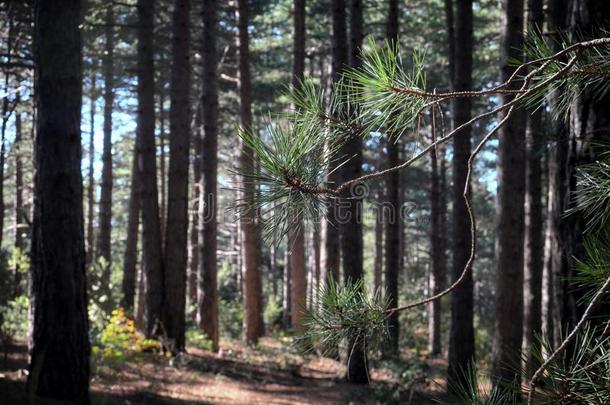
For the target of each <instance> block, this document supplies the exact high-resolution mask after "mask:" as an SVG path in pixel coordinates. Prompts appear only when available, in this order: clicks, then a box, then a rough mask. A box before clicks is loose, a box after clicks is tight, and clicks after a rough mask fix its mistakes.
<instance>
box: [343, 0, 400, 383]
mask: <svg viewBox="0 0 610 405" xmlns="http://www.w3.org/2000/svg"><path fill="white" fill-rule="evenodd" d="M350 16H351V21H350V41H349V43H350V48H349V50H350V54H349V56H350V57H349V64H350V66H352V67H358V66H360V63H361V62H360V47H361V46H362V39H363V32H362V30H363V27H362V3H361V1H360V0H351V2H350ZM339 154H340V155H342V156H350V157H351V159H350V160H349V161H348V162H347V163H345V164H344V165H343V166H341V167H340V168H339V170H337V171H338V172H339V176H340V177H339V178H340V179H341V181H342V182H343V181H347V180H350V179H353V178H356V177H359V176H360V175H361V173H362V139H361V138H360V137H359V136H354V137H352V138H350V139H349V140H348V141H347V142H346V143H345V144H344V145H343V146H342V147H341V151H340V152H339ZM360 186H362V185H360ZM365 192H366V191H365ZM344 197H349V199H345V200H344V201H342V209H344V210H345V211H344V212H345V213H346V215H347V217H348V219H347V220H345V221H342V223H341V224H340V227H339V229H340V232H341V253H342V256H343V278H344V281H345V282H346V283H347V282H355V281H357V280H360V279H361V278H362V277H363V269H362V199H363V197H365V195H363V194H362V193H361V190H360V187H353V188H352V190H350V192H349V194H348V195H344ZM390 305H392V304H390ZM365 346H366V342H363V341H362V340H361V339H358V338H355V339H352V340H351V341H350V342H348V346H347V347H348V355H347V359H346V360H347V375H346V377H347V380H348V381H350V382H353V383H357V384H367V383H368V382H369V378H368V371H367V366H366V363H367V361H366V350H365Z"/></svg>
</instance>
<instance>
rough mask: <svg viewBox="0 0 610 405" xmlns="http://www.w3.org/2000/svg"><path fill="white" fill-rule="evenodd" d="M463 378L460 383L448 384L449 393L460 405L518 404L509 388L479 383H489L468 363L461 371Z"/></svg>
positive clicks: (487, 379) (484, 375)
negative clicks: (457, 399)
mask: <svg viewBox="0 0 610 405" xmlns="http://www.w3.org/2000/svg"><path fill="white" fill-rule="evenodd" d="M462 373H463V378H462V379H461V382H460V383H457V382H456V383H450V384H449V387H448V388H449V391H451V392H453V393H454V394H455V395H456V396H457V397H458V398H459V403H460V404H469V405H510V404H518V403H521V401H518V400H517V397H516V396H515V393H514V391H513V390H512V389H511V388H502V387H498V386H496V385H495V384H494V385H491V384H489V383H487V384H485V383H481V382H482V381H489V376H488V375H486V374H485V373H483V372H481V371H480V370H478V369H477V367H476V365H475V364H473V363H470V364H469V365H468V366H467V367H466V369H465V370H462Z"/></svg>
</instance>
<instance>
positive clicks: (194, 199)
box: [188, 106, 203, 318]
mask: <svg viewBox="0 0 610 405" xmlns="http://www.w3.org/2000/svg"><path fill="white" fill-rule="evenodd" d="M202 114H203V112H202V111H201V106H198V107H197V112H196V114H195V136H194V137H193V140H192V144H193V150H194V151H193V152H194V158H193V162H192V168H193V185H192V188H191V218H190V220H189V245H188V271H189V273H188V298H189V304H190V305H192V306H193V307H194V308H197V277H198V273H199V193H200V192H199V183H200V181H201V160H202V159H203V157H202V144H203V117H202ZM194 316H195V318H197V310H195V311H194Z"/></svg>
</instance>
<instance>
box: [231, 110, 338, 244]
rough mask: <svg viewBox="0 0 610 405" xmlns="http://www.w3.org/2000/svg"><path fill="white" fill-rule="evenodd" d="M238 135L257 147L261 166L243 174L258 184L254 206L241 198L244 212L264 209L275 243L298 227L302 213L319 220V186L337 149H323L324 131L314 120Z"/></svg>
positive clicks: (267, 232) (265, 227) (266, 230)
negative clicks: (259, 190) (260, 133)
mask: <svg viewBox="0 0 610 405" xmlns="http://www.w3.org/2000/svg"><path fill="white" fill-rule="evenodd" d="M239 136H240V138H241V139H242V141H243V142H244V143H245V144H246V145H247V146H248V147H249V148H250V149H252V151H253V152H254V154H255V156H256V157H257V160H258V163H259V165H260V171H259V172H258V173H241V175H242V176H243V178H244V181H246V182H248V181H250V182H254V183H255V184H258V185H259V186H260V188H261V190H262V192H260V193H256V201H255V203H254V205H253V206H252V205H250V204H249V202H248V201H241V202H239V203H238V206H237V207H238V211H240V213H241V214H242V215H243V214H244V213H246V212H249V211H253V212H259V213H260V214H261V221H262V223H261V228H262V233H263V238H264V239H265V240H266V241H269V242H276V241H278V240H280V239H281V237H282V236H284V235H285V234H286V233H287V232H288V228H289V227H294V226H297V224H298V223H299V218H303V219H306V220H311V221H317V220H319V218H320V216H321V215H322V214H321V211H322V207H323V204H322V203H323V201H322V197H321V195H320V193H317V192H315V190H316V189H317V188H318V187H319V186H320V184H321V182H322V181H323V179H324V170H325V169H326V167H327V165H328V164H329V163H330V160H331V159H333V156H334V153H335V152H336V151H335V150H334V149H329V148H325V143H326V136H325V132H324V131H323V129H322V128H320V127H319V125H317V124H316V121H313V123H310V124H308V125H306V124H304V123H302V124H300V123H291V124H288V125H286V126H285V125H282V124H279V123H276V124H269V125H267V126H266V127H265V130H264V132H263V134H262V135H261V136H259V135H258V134H254V133H252V132H249V131H245V130H241V131H240V132H239Z"/></svg>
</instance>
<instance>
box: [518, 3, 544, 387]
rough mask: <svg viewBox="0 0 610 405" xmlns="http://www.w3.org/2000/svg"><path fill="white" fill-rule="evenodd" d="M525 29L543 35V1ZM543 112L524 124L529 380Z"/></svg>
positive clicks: (536, 306)
mask: <svg viewBox="0 0 610 405" xmlns="http://www.w3.org/2000/svg"><path fill="white" fill-rule="evenodd" d="M527 9H528V18H527V19H528V26H529V27H533V29H535V30H538V31H539V32H542V24H543V19H544V13H543V2H542V0H528V7H527ZM543 136H544V127H543V122H542V111H536V112H534V113H532V114H530V115H529V116H528V117H527V121H526V131H525V137H526V157H527V159H526V167H525V208H524V209H525V234H524V238H525V239H524V242H523V249H524V251H523V348H522V351H523V353H524V355H525V368H524V377H525V378H530V377H531V376H532V375H533V373H534V372H535V371H536V369H537V368H538V366H539V364H538V361H537V360H536V356H535V354H536V353H539V352H540V345H539V336H541V333H542V314H541V311H542V266H543V255H544V252H543V236H542V221H543V217H542V167H541V155H542V139H543Z"/></svg>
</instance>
